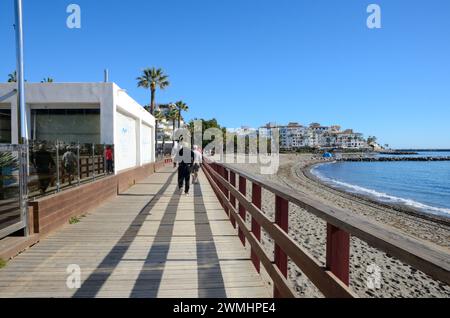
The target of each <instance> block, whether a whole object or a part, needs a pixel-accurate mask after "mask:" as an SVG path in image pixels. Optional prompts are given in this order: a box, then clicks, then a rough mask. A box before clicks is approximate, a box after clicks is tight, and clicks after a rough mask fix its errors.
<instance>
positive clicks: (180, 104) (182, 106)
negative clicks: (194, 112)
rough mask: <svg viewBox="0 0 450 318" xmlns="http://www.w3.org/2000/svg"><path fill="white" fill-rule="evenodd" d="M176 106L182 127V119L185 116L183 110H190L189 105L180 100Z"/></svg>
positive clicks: (179, 123)
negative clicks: (182, 113)
mask: <svg viewBox="0 0 450 318" xmlns="http://www.w3.org/2000/svg"><path fill="white" fill-rule="evenodd" d="M175 108H176V110H177V111H178V128H181V119H182V118H183V117H182V115H181V112H182V111H184V112H187V111H188V110H189V106H188V105H187V104H186V103H185V102H183V101H181V100H180V101H178V102H176V103H175Z"/></svg>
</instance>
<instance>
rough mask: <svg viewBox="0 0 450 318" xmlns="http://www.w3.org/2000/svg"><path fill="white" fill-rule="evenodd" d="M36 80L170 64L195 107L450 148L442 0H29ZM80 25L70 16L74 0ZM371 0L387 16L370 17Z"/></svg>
mask: <svg viewBox="0 0 450 318" xmlns="http://www.w3.org/2000/svg"><path fill="white" fill-rule="evenodd" d="M23 3H24V20H25V25H24V28H25V32H26V34H25V60H26V78H27V79H28V81H32V82H34V81H40V80H42V79H43V78H44V77H47V76H51V77H53V78H54V79H55V80H56V81H59V82H98V81H102V78H103V69H104V68H109V69H110V73H111V75H110V78H111V80H112V81H114V82H116V83H117V84H118V85H119V86H121V87H122V88H124V89H126V90H127V91H128V93H129V94H130V95H131V96H132V97H133V98H135V99H136V100H137V101H139V102H140V103H141V104H145V103H148V100H149V93H148V92H147V91H145V90H143V89H140V88H137V87H136V80H135V78H136V77H137V76H138V75H139V74H140V72H141V70H142V69H143V68H144V67H146V66H157V67H161V68H163V69H164V70H165V71H166V72H167V73H168V74H169V75H170V80H171V82H172V85H171V86H170V87H169V88H168V89H167V90H166V91H164V92H159V93H158V95H157V101H159V102H169V101H176V100H179V99H183V100H184V101H186V102H187V103H188V104H189V105H190V107H191V112H190V113H189V115H188V116H187V117H188V118H192V117H204V118H210V117H216V118H217V119H218V120H219V121H220V122H221V123H222V124H223V125H226V126H228V127H239V126H241V125H248V126H252V127H258V126H260V125H262V124H264V123H266V122H269V121H276V122H278V123H287V122H289V121H298V122H301V123H303V124H309V123H311V122H320V123H323V124H327V125H330V124H340V125H341V126H342V127H343V128H354V129H355V130H357V131H360V132H363V133H364V134H365V135H366V136H367V135H376V136H378V138H379V140H380V141H381V142H382V143H389V144H390V145H391V146H393V147H399V148H407V147H420V148H450V124H449V118H450V37H449V34H450V1H448V0H426V1H418V0H416V1H414V0H413V1H411V0H408V1H406V0H389V1H380V0H371V1H361V0H339V1H337V0H326V1H325V0H164V1H154V0H128V1H119V0H95V1H92V0H70V1H65V0H41V1H35V0H23ZM70 3H76V4H79V5H80V6H81V9H82V28H81V29H80V30H71V29H68V28H67V27H66V18H67V16H68V14H67V13H66V7H67V6H68V5H69V4H70ZM370 3H377V4H379V5H380V6H381V9H382V29H380V30H370V29H368V28H367V27H366V19H367V16H368V14H367V13H366V8H367V6H368V5H369V4H370ZM13 18H14V16H13V0H2V1H1V2H0V39H1V42H2V46H1V50H0V80H1V81H3V80H6V78H7V74H8V73H10V72H11V71H12V70H14V68H15V57H14V56H15V43H14V33H13V28H12V24H13Z"/></svg>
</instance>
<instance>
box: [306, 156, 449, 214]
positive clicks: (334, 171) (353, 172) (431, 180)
mask: <svg viewBox="0 0 450 318" xmlns="http://www.w3.org/2000/svg"><path fill="white" fill-rule="evenodd" d="M419 155H420V156H428V155H431V154H429V153H420V154H419ZM432 155H434V156H436V155H438V156H450V153H444V152H440V153H433V154H432ZM312 173H313V174H315V175H316V176H317V177H318V178H320V179H321V180H322V181H323V182H325V183H327V184H329V185H330V186H332V187H336V188H340V189H342V190H345V191H347V192H350V193H355V194H359V195H364V196H368V197H370V198H371V199H374V200H376V201H379V202H382V203H387V204H395V205H402V206H405V207H407V208H412V209H416V210H419V211H421V212H426V213H431V214H436V215H440V216H446V217H449V218H450V161H437V162H423V161H417V162H416V161H395V162H336V163H326V164H321V165H318V166H315V167H314V168H313V169H312Z"/></svg>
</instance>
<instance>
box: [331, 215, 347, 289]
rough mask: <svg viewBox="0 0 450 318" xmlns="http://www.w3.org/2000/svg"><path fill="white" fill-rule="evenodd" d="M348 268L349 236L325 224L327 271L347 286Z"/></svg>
mask: <svg viewBox="0 0 450 318" xmlns="http://www.w3.org/2000/svg"><path fill="white" fill-rule="evenodd" d="M349 268H350V235H349V234H348V233H347V232H345V231H343V230H341V229H339V228H337V227H335V226H334V225H331V224H329V223H327V269H328V270H330V271H331V272H332V273H333V274H334V275H336V277H337V278H339V279H340V280H341V281H342V282H343V283H344V284H345V285H347V286H348V285H349V283H350V274H349Z"/></svg>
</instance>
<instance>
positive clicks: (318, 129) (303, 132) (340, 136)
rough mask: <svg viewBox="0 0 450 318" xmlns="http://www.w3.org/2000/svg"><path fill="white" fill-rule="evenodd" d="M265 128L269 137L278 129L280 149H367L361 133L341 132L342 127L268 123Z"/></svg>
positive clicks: (349, 130) (316, 124) (315, 124)
mask: <svg viewBox="0 0 450 318" xmlns="http://www.w3.org/2000/svg"><path fill="white" fill-rule="evenodd" d="M262 128H265V130H264V131H266V134H267V135H268V137H270V136H269V134H270V129H273V128H278V129H279V134H280V149H282V150H296V149H301V148H306V147H309V148H342V149H363V148H367V147H368V146H367V142H366V141H365V139H364V138H363V135H362V134H360V133H355V132H353V130H351V129H348V130H345V131H341V127H340V126H337V125H334V126H322V125H320V124H318V123H312V124H310V125H309V126H308V127H305V126H303V125H301V124H299V123H297V122H292V123H289V124H288V125H287V126H281V125H276V124H274V123H268V124H266V125H265V126H263V127H262Z"/></svg>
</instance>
